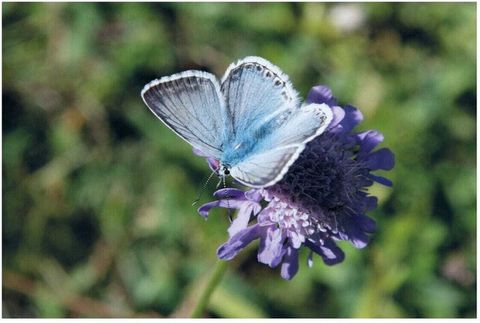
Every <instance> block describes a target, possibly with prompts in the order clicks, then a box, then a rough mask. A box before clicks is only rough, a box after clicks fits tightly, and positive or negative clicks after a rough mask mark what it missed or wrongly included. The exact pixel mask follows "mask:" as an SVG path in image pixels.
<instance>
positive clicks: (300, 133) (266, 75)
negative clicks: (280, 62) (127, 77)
mask: <svg viewBox="0 0 480 323" xmlns="http://www.w3.org/2000/svg"><path fill="white" fill-rule="evenodd" d="M142 98H143V100H144V102H145V103H146V104H147V106H148V107H149V108H150V110H151V111H152V112H153V113H154V114H155V115H156V116H157V117H158V118H159V119H160V120H161V121H162V122H163V123H165V125H167V126H168V127H169V128H170V129H171V130H173V131H174V132H175V133H177V134H178V135H179V136H180V137H181V138H183V139H184V140H185V141H187V142H188V143H189V144H191V145H192V146H193V147H195V148H197V149H198V150H200V151H202V152H203V154H205V155H206V156H208V157H211V158H214V159H215V160H217V161H218V162H219V169H218V170H217V171H218V173H219V175H221V176H222V175H223V176H225V175H229V174H231V175H232V176H233V177H234V178H235V179H236V180H238V181H239V182H241V183H243V184H246V185H249V186H252V187H265V186H270V185H273V184H274V183H276V182H277V181H279V180H280V179H281V178H282V177H283V175H284V174H285V173H286V171H287V170H288V168H289V167H290V165H291V164H292V163H293V162H294V161H295V160H296V158H298V156H299V154H300V153H301V151H302V150H303V148H304V147H305V144H306V143H307V142H308V141H310V140H312V139H313V138H315V137H316V136H318V135H320V134H321V133H322V132H323V131H324V130H325V129H326V127H327V126H328V124H329V123H330V121H331V120H332V112H331V110H330V108H329V107H328V106H326V105H324V104H322V105H319V104H310V105H306V106H300V104H299V100H298V98H297V94H296V92H295V90H294V89H293V87H292V85H291V83H290V82H289V81H288V77H287V76H286V75H285V74H283V73H282V72H281V71H280V69H279V68H278V67H276V66H274V65H273V64H271V63H270V62H268V61H266V60H265V59H263V58H260V57H247V58H245V59H243V60H240V61H239V62H237V63H235V64H232V65H230V67H229V68H228V69H227V71H226V73H225V75H224V77H223V78H222V81H221V84H219V83H218V81H217V79H216V78H215V76H214V75H212V74H209V73H206V72H201V71H186V72H182V73H179V74H174V75H172V76H168V77H163V78H161V79H159V80H154V81H152V82H150V83H149V84H147V85H146V86H145V88H144V89H143V91H142Z"/></svg>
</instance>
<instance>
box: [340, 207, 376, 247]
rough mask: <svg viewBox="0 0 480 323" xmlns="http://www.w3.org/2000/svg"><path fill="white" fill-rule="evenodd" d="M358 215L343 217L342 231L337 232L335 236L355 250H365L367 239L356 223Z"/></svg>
mask: <svg viewBox="0 0 480 323" xmlns="http://www.w3.org/2000/svg"><path fill="white" fill-rule="evenodd" d="M357 216H358V215H353V216H349V217H345V218H344V219H343V221H342V227H343V231H339V232H338V234H337V235H336V236H337V237H338V238H339V239H340V240H347V241H350V242H351V243H352V244H353V246H354V247H355V248H357V249H362V248H365V247H366V246H367V245H368V242H369V238H368V235H367V234H366V233H365V232H364V230H363V228H361V227H360V226H359V225H358V224H357V222H356V220H355V219H356V218H357Z"/></svg>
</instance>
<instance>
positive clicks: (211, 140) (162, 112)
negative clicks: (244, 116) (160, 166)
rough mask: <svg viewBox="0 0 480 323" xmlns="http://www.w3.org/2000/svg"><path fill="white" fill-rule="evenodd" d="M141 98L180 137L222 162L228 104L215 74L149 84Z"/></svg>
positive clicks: (194, 73) (178, 76)
mask: <svg viewBox="0 0 480 323" xmlns="http://www.w3.org/2000/svg"><path fill="white" fill-rule="evenodd" d="M142 98H143V100H144V101H145V103H146V105H147V106H148V107H149V109H150V110H151V111H152V112H153V113H154V114H155V115H156V116H157V117H158V118H159V119H160V120H161V121H163V122H164V123H165V124H166V125H167V126H168V127H169V128H170V129H172V130H173V131H174V132H175V133H176V134H177V135H179V136H180V137H181V138H183V139H184V140H185V141H187V142H188V143H190V144H191V145H192V146H194V147H195V148H198V149H199V150H201V151H202V152H203V153H205V154H206V155H208V156H211V157H214V158H217V159H219V158H220V156H221V152H222V148H221V145H222V139H223V138H222V130H223V129H224V128H225V123H226V122H227V120H226V112H225V102H224V99H223V96H222V94H221V92H220V86H219V84H218V81H217V79H216V78H215V76H214V75H212V74H210V73H206V72H201V71H186V72H182V73H179V74H174V75H172V76H167V77H163V78H161V79H158V80H154V81H152V82H150V83H148V84H147V85H146V86H145V87H144V89H143V91H142Z"/></svg>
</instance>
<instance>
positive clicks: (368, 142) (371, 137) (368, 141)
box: [355, 130, 383, 156]
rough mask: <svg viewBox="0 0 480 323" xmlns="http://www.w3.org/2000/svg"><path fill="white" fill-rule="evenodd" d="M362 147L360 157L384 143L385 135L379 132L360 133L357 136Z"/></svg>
mask: <svg viewBox="0 0 480 323" xmlns="http://www.w3.org/2000/svg"><path fill="white" fill-rule="evenodd" d="M355 136H356V137H357V140H358V144H359V145H360V151H359V152H358V155H359V156H365V155H366V154H367V153H369V152H371V151H372V150H373V148H375V147H376V146H377V145H378V144H379V143H381V142H382V141H383V134H382V133H381V132H379V131H377V130H369V131H365V132H360V133H357V134H356V135H355Z"/></svg>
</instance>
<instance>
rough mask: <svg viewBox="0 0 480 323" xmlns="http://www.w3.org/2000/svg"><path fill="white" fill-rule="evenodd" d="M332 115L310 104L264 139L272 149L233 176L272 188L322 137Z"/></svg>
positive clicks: (325, 108) (255, 156) (239, 166)
mask: <svg viewBox="0 0 480 323" xmlns="http://www.w3.org/2000/svg"><path fill="white" fill-rule="evenodd" d="M332 118H333V114H332V111H331V110H330V108H329V107H328V106H327V105H325V104H309V105H306V106H303V107H301V108H300V109H297V110H295V111H294V112H293V113H292V114H291V115H290V116H289V118H288V119H287V120H286V121H283V120H282V121H281V122H280V123H281V125H280V126H279V127H277V128H276V129H275V131H273V132H272V133H271V134H270V135H269V136H267V137H266V138H265V139H264V141H265V142H264V146H265V147H270V149H265V150H264V151H262V152H257V153H255V154H253V155H251V156H249V157H248V158H246V159H245V160H244V161H242V162H240V163H238V164H237V165H235V166H234V167H233V168H232V172H231V173H232V176H233V177H235V178H236V179H237V180H239V181H240V182H242V183H243V184H245V185H248V186H253V187H266V186H271V185H273V184H275V183H276V182H278V181H279V180H281V179H282V177H283V175H285V173H286V172H287V170H288V168H289V167H290V166H291V165H292V164H293V163H294V162H295V160H296V159H297V158H298V156H299V155H300V153H301V152H302V151H303V149H304V148H305V145H306V143H308V142H309V141H310V140H313V139H314V138H315V137H317V136H319V135H320V134H322V133H323V132H324V131H325V129H326V128H327V126H328V125H329V124H330V122H331V121H332Z"/></svg>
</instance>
